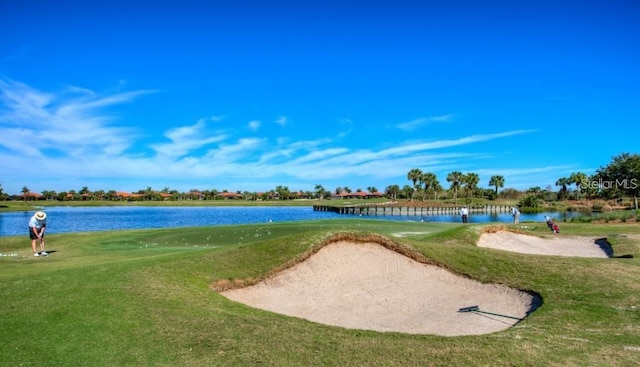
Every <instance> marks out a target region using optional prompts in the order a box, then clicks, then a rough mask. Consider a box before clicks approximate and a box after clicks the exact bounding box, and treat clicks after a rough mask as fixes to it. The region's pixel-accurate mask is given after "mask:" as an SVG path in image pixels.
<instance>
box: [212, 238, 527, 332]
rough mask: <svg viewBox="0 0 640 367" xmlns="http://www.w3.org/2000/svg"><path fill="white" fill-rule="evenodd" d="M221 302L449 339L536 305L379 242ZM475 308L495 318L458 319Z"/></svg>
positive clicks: (324, 257) (493, 326) (488, 328)
mask: <svg viewBox="0 0 640 367" xmlns="http://www.w3.org/2000/svg"><path fill="white" fill-rule="evenodd" d="M222 295H224V296H225V297H227V298H229V299H231V300H234V301H237V302H242V303H245V304H247V305H250V306H253V307H256V308H260V309H264V310H268V311H273V312H277V313H280V314H285V315H289V316H295V317H300V318H304V319H307V320H311V321H315V322H318V323H322V324H326V325H334V326H340V327H344V328H352V329H365V330H376V331H385V332H401V333H408V334H436V335H447V336H454V335H478V334H487V333H491V332H496V331H499V330H503V329H506V328H508V327H510V326H512V325H514V324H515V323H517V322H518V321H520V319H522V318H524V317H525V316H526V315H527V313H528V312H530V311H532V310H533V309H534V308H535V307H536V304H537V298H536V297H533V296H532V295H530V294H529V293H526V292H522V291H518V290H515V289H511V288H508V287H505V286H501V285H491V284H482V283H480V282H477V281H474V280H471V279H468V278H464V277H461V276H458V275H455V274H453V273H451V272H449V271H447V270H445V269H443V268H439V267H437V266H434V265H426V264H422V263H420V262H417V261H415V260H413V259H410V258H408V257H406V256H404V255H401V254H399V253H396V252H394V251H392V250H389V249H387V248H385V247H383V246H381V245H378V244H376V243H352V242H345V241H342V242H335V243H331V244H328V245H326V246H324V247H323V248H321V249H320V250H319V251H318V252H317V253H316V254H314V255H312V256H311V257H310V258H308V259H307V260H305V261H303V262H301V263H299V264H297V265H295V266H293V267H291V268H289V269H287V270H285V271H283V272H281V273H279V274H278V275H276V276H274V277H273V278H270V279H268V280H266V281H263V282H260V283H258V284H256V285H254V286H250V287H246V288H242V289H235V290H229V291H225V292H222ZM475 305H477V306H479V309H480V311H485V312H489V313H483V312H458V310H459V309H460V308H463V307H467V306H475ZM495 314H498V315H495ZM504 316H509V317H504Z"/></svg>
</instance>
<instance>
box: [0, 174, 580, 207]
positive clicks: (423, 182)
mask: <svg viewBox="0 0 640 367" xmlns="http://www.w3.org/2000/svg"><path fill="white" fill-rule="evenodd" d="M588 178H589V177H588V176H587V175H586V174H584V173H582V172H574V173H572V174H571V175H570V176H569V177H562V178H559V179H558V180H557V181H556V186H558V187H560V190H559V191H558V198H559V199H564V198H566V197H568V194H569V187H570V186H571V185H573V184H575V185H576V190H575V193H576V198H579V197H580V194H581V184H582V183H583V182H585V180H587V179H588ZM407 179H408V180H409V181H410V182H411V183H412V186H408V185H407V186H405V187H404V188H402V189H401V188H400V186H398V185H390V186H387V187H386V189H385V192H384V194H385V196H387V197H389V198H391V199H394V200H395V199H398V198H399V197H408V198H409V199H410V200H411V201H414V200H415V199H416V197H417V196H421V197H422V200H426V199H428V198H433V199H434V200H436V199H438V198H439V196H440V195H441V194H442V193H444V192H446V191H447V189H445V188H444V187H443V186H442V185H441V184H440V181H439V180H438V178H437V176H436V175H435V174H434V173H432V172H423V171H422V170H420V169H418V168H413V169H411V170H410V171H409V172H408V173H407ZM446 180H447V182H448V183H449V184H450V186H449V188H448V190H449V191H450V193H451V194H452V196H453V200H454V201H457V199H458V195H459V193H460V192H463V193H464V194H465V197H466V198H467V199H469V198H470V197H472V196H473V195H474V194H475V193H476V191H477V190H478V184H479V182H480V177H479V175H478V174H477V173H473V172H468V173H466V174H465V173H462V172H460V171H453V172H450V173H448V174H447V177H446ZM504 183H505V179H504V177H503V176H501V175H493V176H491V178H490V179H489V182H488V184H489V186H490V187H492V188H494V190H493V195H492V197H493V198H495V197H497V196H498V190H499V189H500V188H503V187H504ZM534 189H536V188H532V189H530V190H527V192H534V191H536V190H534ZM367 190H368V192H369V193H377V192H378V189H377V188H376V187H374V186H369V187H367ZM360 191H362V189H360V188H358V189H357V190H356V192H360ZM538 191H541V190H538ZM193 192H198V193H202V196H203V198H205V199H211V198H215V197H216V196H218V194H220V193H226V192H227V191H226V190H224V191H218V190H203V191H200V190H197V189H193V190H191V191H190V192H189V193H180V192H178V191H177V190H171V189H170V188H169V187H164V188H163V189H162V190H159V191H157V190H153V189H152V188H151V187H147V188H146V189H143V190H139V191H138V192H137V194H138V195H139V197H140V198H141V199H142V200H158V199H160V198H163V197H167V196H171V197H173V198H178V199H180V198H182V199H185V198H189V197H191V193H193ZM351 192H352V190H351V189H350V188H349V187H347V186H344V187H342V186H339V187H337V188H336V189H335V190H334V191H333V193H335V194H336V195H340V194H342V193H351ZM333 193H332V192H330V191H328V190H326V189H325V188H324V186H322V185H320V184H317V185H315V188H314V190H313V191H306V192H301V191H297V192H293V191H291V190H290V189H289V188H288V187H287V186H281V185H279V186H277V187H276V188H275V189H274V190H268V191H266V192H261V193H256V192H248V191H244V192H241V191H237V192H236V194H237V195H238V197H241V198H242V199H245V200H257V199H270V198H274V197H277V198H279V199H283V200H287V199H291V198H297V197H300V196H303V197H307V198H319V199H322V198H327V197H331V196H332V194H333ZM22 194H23V195H22V196H23V198H24V199H25V200H27V198H28V197H29V196H30V190H29V188H27V187H26V186H24V187H23V188H22ZM0 196H3V198H2V199H6V197H8V195H6V194H5V193H3V191H2V186H1V185H0ZM42 196H43V197H44V198H45V199H48V200H55V199H58V200H65V199H68V198H71V199H74V200H78V199H81V198H89V199H94V200H117V199H118V198H119V193H118V192H116V191H115V190H109V191H104V190H97V191H93V192H92V191H90V190H89V188H88V187H87V186H84V187H82V189H80V190H79V191H75V190H69V191H68V192H60V193H58V192H56V191H53V190H45V191H42Z"/></svg>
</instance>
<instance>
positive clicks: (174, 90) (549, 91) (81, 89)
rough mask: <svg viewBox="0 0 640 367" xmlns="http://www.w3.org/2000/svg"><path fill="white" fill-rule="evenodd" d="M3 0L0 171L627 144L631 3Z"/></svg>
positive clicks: (233, 168) (273, 181)
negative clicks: (91, 0)
mask: <svg viewBox="0 0 640 367" xmlns="http://www.w3.org/2000/svg"><path fill="white" fill-rule="evenodd" d="M132 3H134V2H133V1H126V2H125V1H120V0H113V1H108V2H105V1H95V2H87V1H82V2H80V1H55V2H53V1H34V0H23V1H9V0H0V184H1V185H2V188H3V189H4V191H5V192H8V193H10V194H17V193H20V191H21V189H22V187H23V186H27V187H28V188H29V189H30V190H31V191H33V192H41V191H42V190H56V191H68V190H72V189H73V190H76V191H77V190H80V189H81V188H82V187H84V186H87V187H88V188H89V189H90V190H100V189H102V190H111V189H113V190H117V191H137V190H141V189H146V188H147V187H149V186H150V187H152V188H153V189H156V190H161V189H163V188H165V187H169V188H170V189H176V190H178V191H188V190H191V189H199V190H213V189H216V190H219V191H222V190H229V191H237V190H242V191H244V190H248V191H266V190H270V189H274V188H275V187H276V186H277V185H282V186H287V187H289V189H290V190H292V191H297V190H304V191H306V190H313V189H314V187H315V185H316V184H320V185H322V186H324V187H325V188H326V189H328V190H331V191H333V190H335V188H336V187H339V186H340V187H344V186H347V187H349V188H351V189H352V190H356V189H359V188H361V189H363V190H366V189H367V187H370V186H374V187H376V188H378V189H379V190H384V188H386V187H387V186H389V185H399V186H400V187H402V186H404V185H407V184H410V181H409V180H408V179H407V173H408V172H409V170H411V169H412V168H419V169H421V170H422V171H424V172H433V173H435V174H436V175H437V177H438V178H439V180H440V182H441V184H442V185H443V186H445V187H448V186H449V185H448V183H447V182H446V175H447V173H449V172H451V171H461V172H463V173H467V172H475V173H478V174H479V176H480V186H482V187H488V182H489V178H490V177H491V176H492V175H502V176H504V177H505V187H512V188H517V189H526V188H529V187H533V186H540V187H543V188H545V187H546V186H547V185H552V186H553V188H554V189H556V187H555V186H554V184H555V182H556V180H557V179H558V178H560V177H568V176H569V175H570V174H571V173H572V172H577V171H580V172H584V173H587V174H592V173H594V171H595V170H596V169H597V168H599V167H601V166H604V165H606V164H608V163H609V162H610V161H611V158H612V157H613V156H615V155H618V154H620V153H622V152H630V153H638V152H639V150H640V149H639V148H640V143H639V139H638V133H637V126H638V121H639V118H640V87H639V86H640V51H639V49H640V48H639V46H638V44H640V41H639V38H640V37H639V36H640V22H638V19H640V2H638V1H635V0H629V1H623V0H609V1H604V0H603V1H589V0H585V1H562V0H558V1H483V2H476V1H474V2H471V1H467V2H465V1H455V0H454V1H446V2H445V1H437V2H430V1H402V0H398V1H389V2H387V1H381V2H375V1H372V2H346V1H345V2H339V1H332V0H330V1H322V2H315V1H314V2H310V1H297V2H293V1H290V2H287V1H280V2H257V1H224V2H222V1H190V0H183V1H179V2H169V1H167V2H162V1H160V2H145V1H137V2H135V4H132Z"/></svg>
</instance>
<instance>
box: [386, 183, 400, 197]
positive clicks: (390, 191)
mask: <svg viewBox="0 0 640 367" xmlns="http://www.w3.org/2000/svg"><path fill="white" fill-rule="evenodd" d="M384 193H385V195H387V196H388V197H389V198H390V199H392V200H398V195H399V194H400V186H398V185H389V186H387V188H386V189H384Z"/></svg>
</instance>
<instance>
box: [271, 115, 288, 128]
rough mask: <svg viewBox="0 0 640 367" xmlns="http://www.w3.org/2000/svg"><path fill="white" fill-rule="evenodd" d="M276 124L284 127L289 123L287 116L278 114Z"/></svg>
mask: <svg viewBox="0 0 640 367" xmlns="http://www.w3.org/2000/svg"><path fill="white" fill-rule="evenodd" d="M274 122H275V123H276V124H278V125H280V126H282V127H285V126H287V124H289V118H288V117H287V116H279V117H278V118H277V119H276V120H275V121H274Z"/></svg>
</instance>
